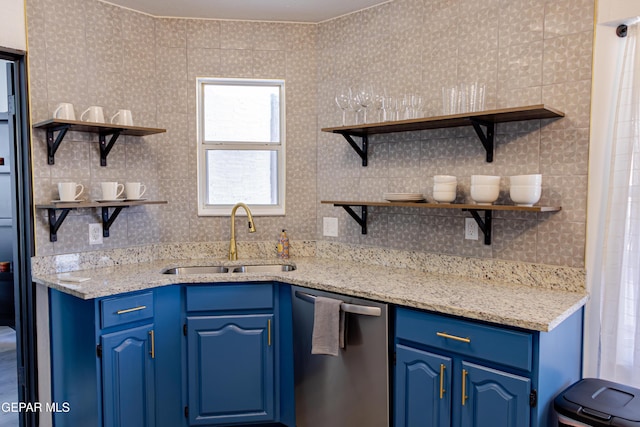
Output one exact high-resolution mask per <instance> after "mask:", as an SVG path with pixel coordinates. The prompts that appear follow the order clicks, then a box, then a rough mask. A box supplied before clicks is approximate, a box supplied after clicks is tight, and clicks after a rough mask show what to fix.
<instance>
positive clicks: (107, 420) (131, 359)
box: [100, 325, 156, 427]
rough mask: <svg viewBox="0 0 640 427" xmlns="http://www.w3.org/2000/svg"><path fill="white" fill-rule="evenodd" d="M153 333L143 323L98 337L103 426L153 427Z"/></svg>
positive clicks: (151, 327)
mask: <svg viewBox="0 0 640 427" xmlns="http://www.w3.org/2000/svg"><path fill="white" fill-rule="evenodd" d="M154 334H155V331H154V330H153V325H144V326H138V327H135V328H130V329H126V330H124V331H118V332H113V333H110V334H104V335H102V336H101V337H100V342H101V343H102V344H101V345H102V394H103V413H104V417H103V419H104V425H105V426H119V427H155V425H156V423H155V395H154V392H155V369H154V368H155V363H154V358H155V349H154V344H155V342H154V341H155V337H154Z"/></svg>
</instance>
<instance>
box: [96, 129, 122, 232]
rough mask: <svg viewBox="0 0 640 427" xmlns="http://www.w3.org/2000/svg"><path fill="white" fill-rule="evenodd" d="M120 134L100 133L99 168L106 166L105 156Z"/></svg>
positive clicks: (116, 132) (118, 132)
mask: <svg viewBox="0 0 640 427" xmlns="http://www.w3.org/2000/svg"><path fill="white" fill-rule="evenodd" d="M120 132H121V131H120V130H119V129H116V130H113V131H112V132H100V134H99V137H98V139H99V141H100V166H107V156H108V155H109V152H110V151H111V149H112V148H113V145H114V144H115V143H116V141H117V140H118V137H119V136H120ZM107 135H111V138H109V142H107ZM105 237H107V236H105Z"/></svg>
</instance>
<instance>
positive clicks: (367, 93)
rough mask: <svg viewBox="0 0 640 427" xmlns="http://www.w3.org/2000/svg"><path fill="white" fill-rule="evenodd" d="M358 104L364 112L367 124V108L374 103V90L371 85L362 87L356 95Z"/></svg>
mask: <svg viewBox="0 0 640 427" xmlns="http://www.w3.org/2000/svg"><path fill="white" fill-rule="evenodd" d="M356 97H357V100H358V103H359V104H360V106H361V107H362V108H363V110H364V114H363V120H364V123H367V108H369V106H371V104H372V103H373V89H372V88H371V86H369V85H362V86H361V87H360V89H358V92H357V93H356Z"/></svg>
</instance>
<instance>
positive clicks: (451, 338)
mask: <svg viewBox="0 0 640 427" xmlns="http://www.w3.org/2000/svg"><path fill="white" fill-rule="evenodd" d="M436 335H437V336H439V337H442V338H448V339H450V340H455V341H462V342H467V343H469V342H471V339H470V338H462V337H457V336H455V335H449V334H447V333H446V332H436Z"/></svg>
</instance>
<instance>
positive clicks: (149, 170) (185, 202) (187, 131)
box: [27, 0, 317, 255]
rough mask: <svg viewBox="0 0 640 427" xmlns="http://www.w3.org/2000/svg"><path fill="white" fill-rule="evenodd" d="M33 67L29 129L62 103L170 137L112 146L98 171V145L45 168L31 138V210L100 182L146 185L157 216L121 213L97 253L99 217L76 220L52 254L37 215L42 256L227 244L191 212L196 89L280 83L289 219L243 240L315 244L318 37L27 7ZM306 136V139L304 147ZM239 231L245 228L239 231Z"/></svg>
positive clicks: (51, 5)
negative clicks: (211, 84)
mask: <svg viewBox="0 0 640 427" xmlns="http://www.w3.org/2000/svg"><path fill="white" fill-rule="evenodd" d="M27 19H28V35H29V65H30V80H31V98H32V114H33V121H34V123H36V122H38V121H42V120H45V119H47V118H49V117H50V116H51V113H52V112H53V109H54V108H55V106H56V105H57V104H58V103H59V102H72V103H73V104H74V105H75V109H76V116H77V118H79V114H80V113H81V112H82V111H84V109H86V107H88V106H90V105H100V106H102V107H103V108H104V110H105V116H107V118H110V117H111V115H113V114H114V113H115V112H116V111H117V110H118V109H120V108H126V109H130V110H132V112H133V117H134V123H135V124H136V125H140V126H149V127H160V128H166V129H167V132H166V134H160V135H153V136H148V137H144V138H135V137H127V138H124V141H123V142H120V141H118V142H117V143H116V145H115V146H114V148H113V150H112V152H111V154H110V155H109V158H108V166H107V167H100V165H99V152H98V145H97V137H95V136H91V135H86V134H83V133H71V134H70V135H68V136H67V137H66V138H65V141H64V142H63V143H62V144H61V146H60V149H59V150H58V153H57V154H56V159H55V160H56V164H55V165H53V166H48V165H47V162H46V143H45V134H44V132H43V131H40V130H34V131H33V150H34V160H33V164H34V187H35V190H34V191H35V201H36V203H46V202H49V201H50V200H52V199H56V198H57V190H56V185H57V182H59V181H63V180H65V181H69V180H73V181H76V182H80V183H82V184H83V185H85V187H86V188H87V194H86V195H87V197H88V198H90V199H92V200H94V199H98V198H99V197H100V190H99V186H100V182H101V181H105V180H109V181H111V180H113V181H118V182H125V181H132V180H135V181H141V182H144V183H145V184H146V185H147V187H148V188H149V189H148V192H147V195H148V197H149V198H151V199H154V200H167V201H168V204H167V205H163V206H145V207H135V208H128V209H125V210H123V212H122V213H121V214H120V216H119V217H118V218H117V219H116V221H115V222H114V224H113V226H112V227H111V236H110V237H109V238H105V239H104V244H103V245H101V246H90V245H89V243H88V225H87V224H88V223H92V222H99V212H98V211H97V210H94V209H86V210H78V211H72V213H71V214H69V217H68V218H67V220H66V221H65V222H64V224H63V225H62V227H61V228H60V231H59V233H58V241H57V242H56V243H50V242H49V234H48V224H47V222H46V211H44V210H38V211H37V212H36V214H37V223H36V234H37V236H36V238H37V242H36V246H37V253H38V255H48V254H60V253H69V252H78V251H88V250H96V249H109V248H120V247H129V246H134V245H141V244H150V243H165V242H170V243H177V242H206V241H222V240H228V238H229V228H230V227H229V220H228V218H211V217H198V215H197V208H196V197H197V195H196V117H195V114H196V105H195V102H196V83H195V79H196V77H201V76H210V77H217V76H220V77H246V78H276V79H285V80H286V102H287V117H286V121H287V150H288V156H287V163H288V164H287V180H288V181H287V215H286V217H260V218H258V219H257V220H256V226H257V228H258V231H257V232H256V233H254V234H248V233H245V232H244V227H239V228H238V240H240V241H242V240H253V241H273V242H274V246H275V240H276V238H277V235H278V232H279V230H280V229H282V228H287V229H288V230H289V234H290V236H291V238H292V239H297V240H303V239H313V238H315V237H316V235H315V230H316V224H315V204H316V182H315V175H316V173H315V167H316V150H315V147H316V141H315V137H314V135H315V131H316V127H317V124H316V98H317V94H316V87H317V86H316V81H317V78H316V69H317V67H316V35H317V27H316V26H315V25H304V24H278V23H260V22H234V21H213V20H185V19H159V18H153V17H150V16H148V15H144V14H141V13H136V12H133V11H129V10H125V9H121V8H118V7H115V6H112V5H109V4H106V3H102V2H98V1H94V0H55V1H54V0H28V1H27ZM310 136H311V137H310ZM238 221H240V220H238Z"/></svg>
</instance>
